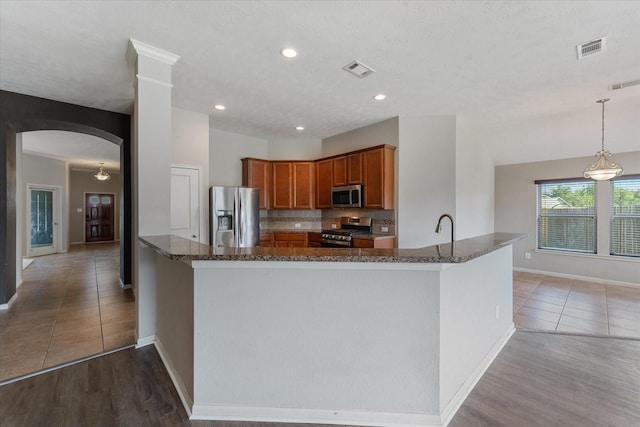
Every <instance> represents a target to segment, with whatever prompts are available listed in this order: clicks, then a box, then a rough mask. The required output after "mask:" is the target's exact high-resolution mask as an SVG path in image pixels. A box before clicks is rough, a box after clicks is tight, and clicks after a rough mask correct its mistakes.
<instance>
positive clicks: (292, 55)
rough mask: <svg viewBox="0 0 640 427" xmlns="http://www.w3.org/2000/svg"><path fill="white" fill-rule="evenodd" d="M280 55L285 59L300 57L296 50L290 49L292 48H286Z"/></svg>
mask: <svg viewBox="0 0 640 427" xmlns="http://www.w3.org/2000/svg"><path fill="white" fill-rule="evenodd" d="M280 54H281V55H282V56H284V57H285V58H295V57H296V56H298V52H297V51H296V50H295V49H293V48H290V47H286V48H284V49H282V50H281V51H280Z"/></svg>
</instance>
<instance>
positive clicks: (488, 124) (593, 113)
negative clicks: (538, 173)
mask: <svg viewBox="0 0 640 427" xmlns="http://www.w3.org/2000/svg"><path fill="white" fill-rule="evenodd" d="M626 90H633V89H625V91H626ZM621 92H622V91H621ZM609 96H613V95H611V94H609ZM615 96H616V98H612V99H611V101H610V102H607V103H606V111H605V141H604V142H605V148H606V149H607V150H609V151H611V152H612V153H614V154H616V153H624V152H631V151H636V150H638V145H639V141H640V126H638V123H640V102H638V97H637V96H635V97H633V96H630V97H628V98H627V99H624V98H621V97H620V95H615ZM596 99H598V98H594V100H593V102H589V103H588V104H587V105H585V106H584V108H581V109H580V110H577V111H570V112H565V113H556V112H554V110H553V108H554V106H553V105H550V106H549V109H548V112H547V114H545V115H540V116H521V117H518V116H514V117H508V118H504V119H503V120H499V118H485V117H474V118H473V120H474V121H475V124H474V128H475V129H474V132H475V133H476V134H477V136H478V138H479V139H480V140H482V141H484V142H485V143H486V144H487V146H488V147H489V149H490V152H491V154H492V157H493V159H494V162H495V164H496V165H509V164H516V163H528V162H537V161H544V160H555V159H570V158H575V157H581V156H593V155H594V154H595V152H596V151H598V150H599V149H600V143H601V131H602V121H601V120H602V110H601V106H600V105H599V104H596V102H595V100H596Z"/></svg>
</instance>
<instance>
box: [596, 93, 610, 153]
mask: <svg viewBox="0 0 640 427" xmlns="http://www.w3.org/2000/svg"><path fill="white" fill-rule="evenodd" d="M608 100H609V98H605V99H601V100H599V101H596V102H599V103H600V104H602V151H603V152H604V103H605V102H607V101H608Z"/></svg>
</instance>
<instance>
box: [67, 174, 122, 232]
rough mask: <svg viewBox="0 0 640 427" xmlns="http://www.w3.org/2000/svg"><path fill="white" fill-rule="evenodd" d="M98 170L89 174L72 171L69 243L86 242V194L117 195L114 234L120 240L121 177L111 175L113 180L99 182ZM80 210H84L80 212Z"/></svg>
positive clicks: (70, 176) (114, 212)
mask: <svg viewBox="0 0 640 427" xmlns="http://www.w3.org/2000/svg"><path fill="white" fill-rule="evenodd" d="M95 173H96V170H94V171H92V172H89V171H83V170H73V169H72V170H71V171H70V172H69V242H70V243H84V241H85V228H86V225H85V224H86V223H85V215H86V212H85V209H86V206H85V193H113V194H115V205H114V211H113V214H114V223H113V234H114V236H113V237H114V239H115V240H120V202H121V200H120V175H119V174H116V173H111V179H110V180H107V181H98V180H97V179H95V177H94V175H95ZM78 209H82V210H81V211H80V212H78Z"/></svg>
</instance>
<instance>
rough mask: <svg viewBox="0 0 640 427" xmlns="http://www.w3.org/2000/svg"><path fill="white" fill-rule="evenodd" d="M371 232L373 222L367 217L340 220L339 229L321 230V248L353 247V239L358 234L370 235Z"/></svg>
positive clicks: (345, 217)
mask: <svg viewBox="0 0 640 427" xmlns="http://www.w3.org/2000/svg"><path fill="white" fill-rule="evenodd" d="M372 232H373V220H372V219H371V218H369V217H361V218H358V217H349V216H343V217H341V218H340V228H338V229H331V230H322V241H321V245H322V247H323V248H350V247H352V246H353V237H352V236H356V235H358V234H371V233H372Z"/></svg>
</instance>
